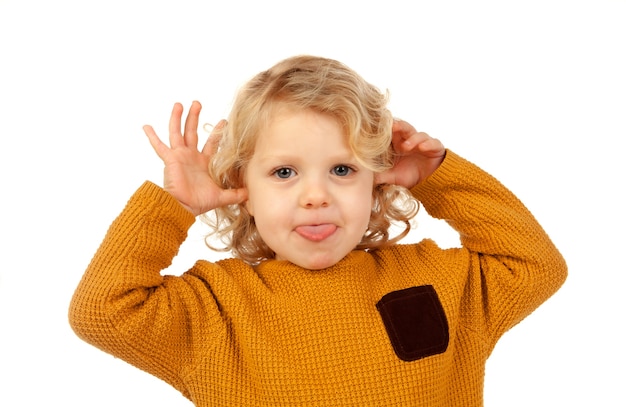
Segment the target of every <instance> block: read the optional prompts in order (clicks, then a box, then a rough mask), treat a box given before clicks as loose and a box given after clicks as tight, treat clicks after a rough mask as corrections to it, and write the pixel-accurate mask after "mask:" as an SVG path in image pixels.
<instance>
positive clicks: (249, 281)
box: [69, 56, 567, 407]
mask: <svg viewBox="0 0 626 407" xmlns="http://www.w3.org/2000/svg"><path fill="white" fill-rule="evenodd" d="M386 103H387V97H386V95H385V94H382V93H381V92H379V91H378V90H377V89H376V88H375V87H373V86H372V85H370V84H368V83H367V82H366V81H364V80H363V79H362V78H361V77H360V76H359V75H357V74H356V73H355V72H354V71H352V70H351V69H349V68H348V67H346V66H344V65H343V64H341V63H339V62H337V61H333V60H329V59H324V58H317V57H310V56H299V57H293V58H290V59H286V60H284V61H282V62H279V63H278V64H277V65H275V66H274V67H272V68H271V69H269V70H267V71H265V72H261V73H260V74H258V75H257V76H255V77H254V78H253V79H252V80H251V81H250V82H248V83H247V85H246V86H245V87H244V88H243V89H242V90H241V91H240V92H239V94H238V97H237V98H236V100H235V103H234V106H233V109H232V112H231V114H230V116H229V120H228V122H226V121H222V122H220V123H219V124H218V125H217V126H216V127H215V129H214V130H213V132H212V134H211V136H210V137H209V140H208V141H207V142H206V144H205V145H204V147H203V148H202V150H201V151H199V150H198V148H197V144H198V134H197V127H198V117H199V113H200V109H201V107H200V104H199V103H197V102H194V103H193V104H192V105H191V107H190V109H189V113H188V115H187V119H186V121H185V124H184V131H182V132H181V118H182V111H183V107H182V106H181V105H180V104H175V105H174V109H173V111H172V116H171V119H170V125H169V147H168V146H167V145H166V144H165V143H163V142H162V141H161V140H160V139H159V137H158V136H157V135H156V133H155V131H154V130H153V129H152V127H150V126H146V127H145V128H144V130H145V132H146V134H147V136H148V138H149V141H150V143H151V145H152V147H153V148H154V150H155V151H156V153H157V154H158V156H159V157H160V158H161V159H162V160H163V162H164V163H165V174H164V186H163V188H160V187H158V186H156V185H154V184H152V183H149V182H146V183H144V184H143V185H142V186H141V187H140V188H139V190H138V191H137V192H136V193H135V194H134V195H133V196H132V197H131V199H130V200H129V202H128V204H127V206H126V208H125V209H124V210H123V211H122V213H121V214H120V215H119V217H118V218H117V219H116V220H115V221H114V222H113V224H112V225H111V227H110V229H109V231H108V233H107V234H106V236H105V238H104V241H103V242H102V245H101V246H100V248H99V249H98V251H97V253H96V254H95V256H94V258H93V260H92V261H91V263H90V264H89V267H88V268H87V270H86V272H85V275H84V276H83V278H82V280H81V282H80V284H79V286H78V288H77V290H76V293H75V294H74V297H73V299H72V303H71V307H70V315H69V317H70V323H71V325H72V327H73V329H74V330H75V331H76V333H77V334H78V335H79V336H80V337H81V338H83V339H84V340H86V341H88V342H90V343H92V344H93V345H95V346H97V347H99V348H100V349H102V350H104V351H105V352H109V353H111V354H113V355H115V356H117V357H120V358H123V359H125V360H126V361H128V362H129V363H131V364H133V365H135V366H137V367H138V368H140V369H143V370H145V371H146V372H149V373H151V374H153V375H155V376H157V377H159V378H161V379H163V380H164V381H166V382H167V383H169V384H171V385H172V386H174V387H175V388H177V389H178V390H180V391H181V393H182V394H183V395H184V396H185V397H187V398H189V399H190V400H191V401H192V402H193V403H194V404H195V405H197V406H213V405H220V406H251V405H255V406H256V405H259V406H275V405H289V406H291V405H307V406H347V405H351V406H386V405H402V406H465V407H467V406H481V405H482V403H483V378H484V369H485V363H486V360H487V357H488V356H489V354H490V353H491V351H492V350H493V347H494V345H495V344H496V341H497V340H498V339H499V338H500V337H501V335H502V334H503V333H504V332H506V331H507V330H508V329H509V328H511V327H512V326H514V325H515V324H517V323H518V322H519V321H521V320H522V319H523V318H524V317H526V316H527V315H529V314H530V313H531V312H532V311H533V310H534V309H535V308H537V307H538V306H539V305H540V304H541V303H542V302H544V301H545V300H546V299H547V298H548V297H550V296H551V295H552V294H553V293H554V292H555V291H556V290H557V289H558V288H559V287H560V286H561V284H562V283H563V281H564V280H565V277H566V274H567V269H566V265H565V262H564V260H563V258H562V257H561V255H560V254H559V252H558V251H557V249H556V248H555V247H554V246H553V244H552V243H551V241H550V239H549V238H548V236H547V235H546V233H545V232H544V231H543V230H542V228H541V226H540V225H539V224H538V223H537V221H536V220H535V219H534V218H533V216H532V215H531V214H530V213H529V211H528V210H527V209H526V208H525V207H524V206H523V204H522V203H521V202H520V201H519V200H518V199H517V198H516V197H515V196H514V195H513V194H512V193H511V192H509V191H508V190H507V189H506V188H505V187H503V186H502V185H501V184H500V183H499V182H498V181H497V180H496V179H494V178H493V177H491V176H490V175H488V174H486V173H485V172H484V171H482V170H481V169H479V168H478V167H476V166H475V165H473V164H471V163H469V162H468V161H466V160H464V159H463V158H461V157H459V156H458V155H456V154H455V153H453V152H452V151H449V150H446V149H444V147H443V145H442V144H441V142H440V141H438V140H436V139H434V138H431V137H429V136H428V135H427V134H425V133H421V132H417V131H416V130H415V129H414V128H413V127H412V126H411V125H410V124H408V123H407V122H404V121H401V120H394V119H393V118H392V116H391V113H390V112H389V111H388V110H387V108H386ZM417 202H419V203H420V204H422V205H423V206H424V208H425V209H426V210H427V211H428V213H429V214H430V215H432V216H434V217H436V218H440V219H445V220H446V221H447V222H448V223H449V224H450V225H451V226H452V227H454V228H455V229H456V230H457V231H458V232H459V235H460V238H461V242H462V247H460V248H453V249H446V250H444V249H441V248H439V247H437V245H436V244H435V243H434V242H433V241H431V240H424V241H422V242H420V243H417V244H398V243H397V240H399V239H400V238H401V237H403V236H404V235H405V234H406V233H407V232H408V231H409V229H410V223H409V219H410V218H411V217H413V216H414V215H415V213H416V211H417ZM206 213H210V214H211V216H210V217H208V219H209V221H210V223H211V224H212V225H213V226H214V227H215V233H216V235H217V237H219V238H220V239H221V240H222V241H223V242H224V243H225V247H226V249H228V250H230V251H232V253H233V255H234V258H232V259H226V260H222V261H218V262H215V263H211V262H207V261H203V260H200V261H198V262H197V263H196V264H195V265H194V266H193V267H192V268H191V269H190V270H188V271H187V272H185V273H184V274H182V275H181V276H171V275H165V276H162V275H161V274H160V271H161V270H163V269H164V268H166V267H167V266H168V265H169V264H170V263H171V261H172V259H173V257H174V256H175V255H176V253H177V251H178V249H179V247H180V245H181V244H182V243H183V241H184V240H185V237H186V233H187V230H188V228H189V227H190V226H191V225H192V224H193V222H194V221H195V219H196V216H198V215H202V214H206ZM394 223H400V224H404V225H406V227H405V230H404V232H402V233H400V235H399V236H397V237H392V236H390V235H389V232H388V229H389V227H390V225H391V224H394Z"/></svg>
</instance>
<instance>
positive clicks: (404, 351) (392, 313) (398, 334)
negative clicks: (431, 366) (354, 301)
mask: <svg viewBox="0 0 626 407" xmlns="http://www.w3.org/2000/svg"><path fill="white" fill-rule="evenodd" d="M376 308H377V309H378V312H379V313H380V315H381V317H382V319H383V323H384V324H385V329H386V330H387V334H388V335H389V339H390V340H391V345H392V346H393V349H394V351H395V352H396V355H398V357H399V358H400V359H402V360H404V361H406V362H411V361H414V360H418V359H422V358H425V357H427V356H432V355H436V354H439V353H443V352H445V351H446V349H447V348H448V341H449V332H448V320H447V318H446V314H445V312H444V310H443V307H442V305H441V302H440V301H439V297H438V296H437V292H436V291H435V289H434V288H433V286H432V285H424V286H420V287H411V288H406V289H404V290H400V291H393V292H391V293H389V294H386V295H385V296H383V298H382V299H381V300H380V301H379V302H378V303H377V304H376Z"/></svg>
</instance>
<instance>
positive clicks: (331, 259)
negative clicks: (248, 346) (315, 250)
mask: <svg viewBox="0 0 626 407" xmlns="http://www.w3.org/2000/svg"><path fill="white" fill-rule="evenodd" d="M343 257H345V256H341V257H338V258H337V257H336V256H319V257H315V258H308V259H303V260H301V261H297V262H294V261H292V263H294V264H296V265H298V266H300V267H302V268H305V269H309V270H323V269H326V268H329V267H332V266H334V265H335V264H337V263H339V261H340V260H341V259H343Z"/></svg>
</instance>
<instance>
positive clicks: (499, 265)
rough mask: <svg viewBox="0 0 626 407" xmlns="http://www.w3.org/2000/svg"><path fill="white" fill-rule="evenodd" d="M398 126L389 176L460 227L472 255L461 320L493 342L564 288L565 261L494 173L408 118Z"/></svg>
mask: <svg viewBox="0 0 626 407" xmlns="http://www.w3.org/2000/svg"><path fill="white" fill-rule="evenodd" d="M394 128H395V129H400V131H401V133H400V135H394V140H395V143H394V149H396V150H400V153H399V159H398V162H397V163H396V166H395V167H394V168H393V169H392V170H390V172H389V173H388V174H384V175H385V177H386V179H389V180H400V181H404V183H402V185H403V186H406V187H408V188H410V189H411V191H412V193H413V194H414V195H415V196H416V198H417V199H418V200H419V201H420V202H421V203H422V204H423V205H424V207H425V209H426V210H427V211H428V213H429V214H430V215H431V216H433V217H435V218H439V219H445V220H446V221H447V222H448V223H449V224H450V225H451V226H452V227H453V228H454V229H455V230H457V231H458V232H459V234H460V238H461V243H462V245H463V249H462V252H464V253H465V256H467V257H468V259H469V263H468V264H469V266H468V267H469V270H467V273H468V276H467V283H466V284H465V292H464V294H463V298H462V305H461V310H462V312H465V313H466V315H464V316H463V317H462V320H464V321H467V322H466V323H469V324H471V325H472V328H474V329H476V330H479V331H481V332H483V333H484V334H485V335H487V337H488V338H490V339H489V341H490V343H495V340H496V339H497V338H498V337H499V336H500V335H502V333H504V332H505V331H506V330H507V329H509V328H510V327H512V326H513V325H515V324H516V323H517V322H519V321H520V320H521V319H522V318H524V317H525V316H527V315H528V314H530V313H531V312H532V311H533V310H534V309H535V308H536V307H538V306H539V305H540V304H541V303H542V302H543V301H545V300H546V299H547V298H548V297H549V296H550V295H552V294H553V293H554V292H555V291H556V290H557V289H558V288H559V287H560V285H561V284H562V283H563V281H564V279H565V277H566V274H567V267H566V265H565V262H564V260H563V258H562V256H561V255H560V253H559V252H558V250H557V249H556V248H555V246H554V245H553V243H552V242H551V241H550V239H549V237H548V236H547V234H546V233H545V231H544V230H543V229H542V228H541V226H540V225H539V223H538V222H537V221H536V219H535V218H534V217H533V216H532V214H531V213H530V212H529V211H528V209H527V208H526V207H525V206H524V205H523V204H522V203H521V202H520V201H519V199H517V198H516V197H515V196H514V195H513V194H512V193H511V192H510V191H509V190H508V189H506V188H505V187H504V186H503V185H501V184H500V182H498V181H497V180H496V179H495V178H493V177H492V176H490V175H489V174H487V173H485V172H484V171H482V170H481V169H480V168H478V167H476V166H475V165H473V164H471V163H469V162H468V161H466V160H464V159H462V158H461V157H459V156H458V155H456V154H454V153H453V152H451V151H447V152H445V151H444V150H443V145H441V143H440V142H439V141H437V140H435V139H432V138H430V137H429V136H428V135H426V134H425V133H417V132H416V131H415V130H414V129H413V128H412V127H411V126H410V125H408V123H405V122H401V123H399V124H398V125H396V126H394ZM404 140H412V142H409V143H404ZM405 144H408V147H407V146H405ZM444 153H445V154H444ZM444 156H445V159H444V158H443V157H444ZM433 157H442V158H441V161H439V163H438V164H437V166H436V167H435V166H434V165H430V166H428V164H429V163H430V164H433V162H434V161H433V160H434V158H433ZM432 168H435V169H434V170H432V171H430V169H432ZM411 173H413V174H411Z"/></svg>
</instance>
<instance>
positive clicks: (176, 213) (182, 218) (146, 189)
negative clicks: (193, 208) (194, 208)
mask: <svg viewBox="0 0 626 407" xmlns="http://www.w3.org/2000/svg"><path fill="white" fill-rule="evenodd" d="M134 201H135V202H142V203H143V205H144V206H145V205H146V204H147V205H152V206H153V207H154V208H158V209H159V212H161V213H167V214H168V215H169V217H170V218H171V219H173V220H174V221H175V222H176V223H178V224H180V225H181V226H182V227H183V228H185V229H189V228H190V227H191V225H192V224H193V223H194V222H195V221H196V218H195V216H194V215H193V214H192V213H191V212H189V211H188V210H187V209H186V208H185V207H184V206H182V205H181V204H180V202H178V200H176V198H174V197H173V196H172V195H171V194H170V193H169V192H167V191H165V190H164V189H163V188H161V187H160V186H158V185H156V184H154V183H152V182H150V181H145V182H144V183H143V184H142V185H141V186H140V187H139V188H138V189H137V191H136V192H135V194H134V195H133V196H132V197H131V199H130V201H129V203H130V202H134Z"/></svg>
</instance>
